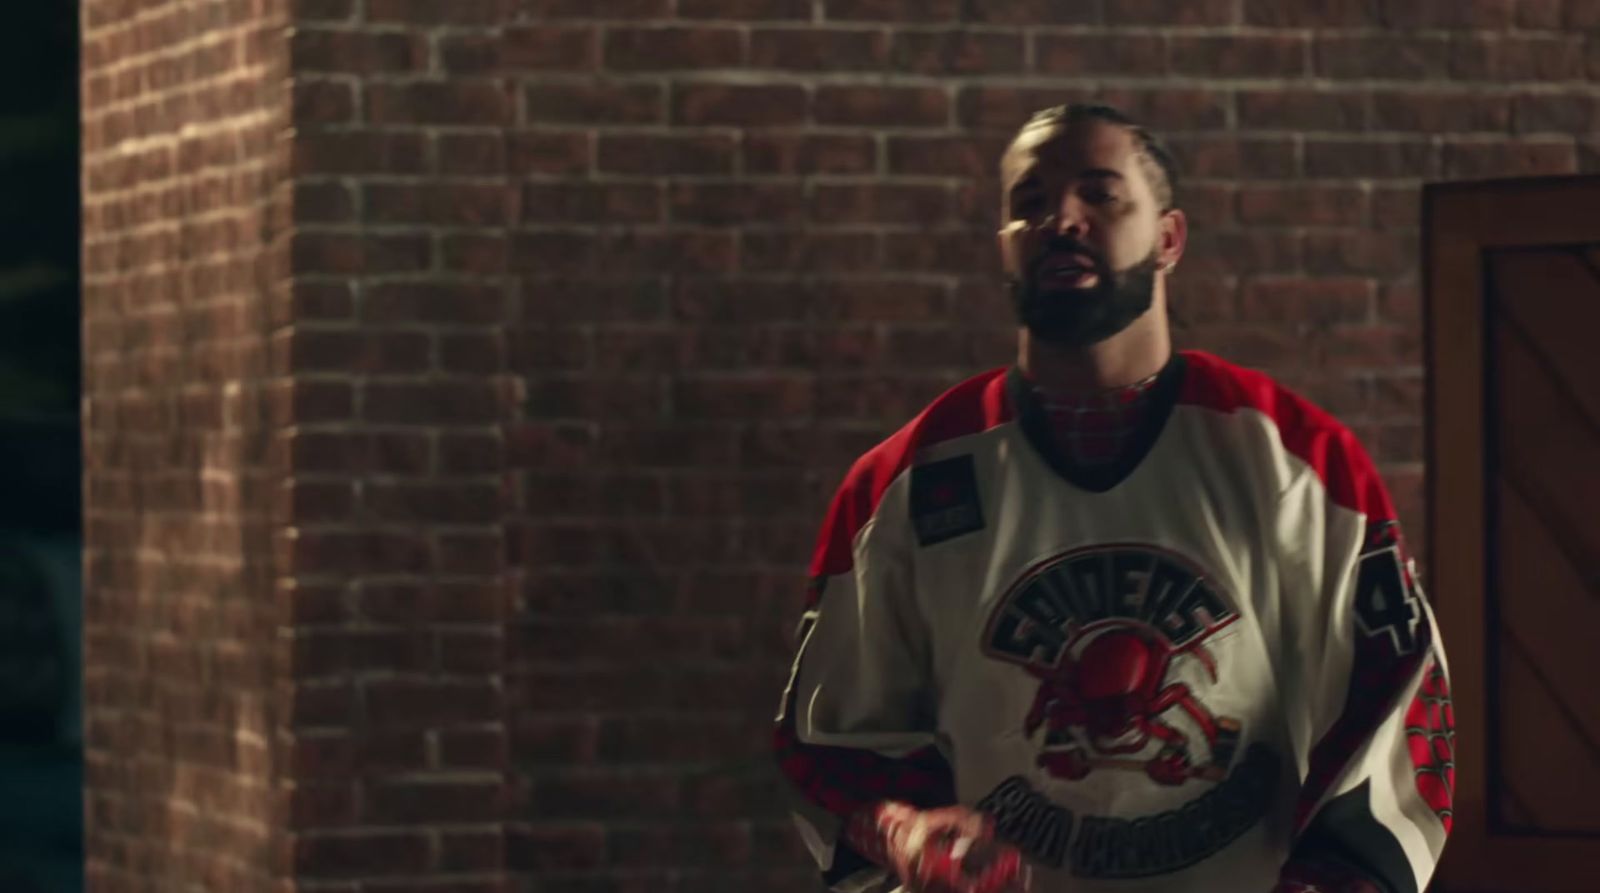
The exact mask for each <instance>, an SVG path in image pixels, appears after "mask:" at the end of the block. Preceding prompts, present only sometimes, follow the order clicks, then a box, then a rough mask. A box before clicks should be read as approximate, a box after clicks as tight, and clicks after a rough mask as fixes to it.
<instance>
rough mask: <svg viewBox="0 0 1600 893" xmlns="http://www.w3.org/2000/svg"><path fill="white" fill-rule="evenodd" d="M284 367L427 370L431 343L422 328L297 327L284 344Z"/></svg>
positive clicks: (352, 370)
mask: <svg viewBox="0 0 1600 893" xmlns="http://www.w3.org/2000/svg"><path fill="white" fill-rule="evenodd" d="M283 347H284V354H285V361H284V366H283V368H285V369H288V370H293V371H296V372H373V373H390V374H393V373H405V372H424V371H426V370H427V369H428V368H429V367H430V366H432V359H431V358H430V356H429V355H430V353H431V349H432V343H431V341H430V339H429V338H428V336H427V335H426V334H423V333H421V332H352V331H331V330H318V329H298V330H296V331H294V332H293V333H292V335H291V337H289V338H287V339H285V342H284V344H283Z"/></svg>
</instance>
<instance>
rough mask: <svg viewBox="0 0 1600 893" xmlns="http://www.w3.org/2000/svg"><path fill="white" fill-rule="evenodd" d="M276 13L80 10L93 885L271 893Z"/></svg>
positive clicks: (278, 204) (282, 179)
mask: <svg viewBox="0 0 1600 893" xmlns="http://www.w3.org/2000/svg"><path fill="white" fill-rule="evenodd" d="M285 21H286V20H285V19H284V17H283V15H282V12H281V10H278V9H276V8H275V4H263V3H257V4H255V8H254V9H252V7H251V4H249V3H239V2H230V3H218V2H208V3H192V2H179V0H163V2H143V3H132V2H113V0H89V2H86V3H84V4H83V6H82V30H83V57H82V58H83V63H82V64H83V69H84V70H83V81H82V97H83V172H82V177H83V227H84V244H83V277H84V278H83V333H84V348H83V361H84V394H83V412H84V418H83V426H84V438H85V439H84V447H85V448H84V466H85V468H84V482H85V518H84V534H85V554H84V562H85V574H86V576H85V580H84V583H85V592H84V598H85V605H84V609H85V610H84V639H85V643H84V644H85V676H84V685H85V702H86V729H85V754H84V759H85V779H86V786H87V792H86V803H85V807H86V850H87V858H88V865H87V879H88V885H89V888H90V889H92V890H96V891H101V890H104V891H145V890H183V891H190V890H207V891H210V890H242V891H255V890H262V891H265V890H269V889H272V888H271V886H270V884H271V880H272V878H273V876H274V874H275V870H276V868H277V865H278V863H277V861H276V859H275V855H274V854H275V852H276V848H277V846H278V845H279V842H280V838H281V835H280V834H279V833H278V831H279V829H278V825H277V822H276V820H275V816H274V806H275V797H276V794H277V791H276V790H275V774H274V771H273V766H274V759H275V747H274V740H273V739H274V730H275V728H276V726H277V724H278V723H279V721H280V717H279V716H278V715H277V709H276V702H277V698H276V697H275V691H274V686H275V684H276V683H277V682H278V681H279V680H280V679H281V673H282V669H281V667H280V665H279V663H278V660H277V655H276V652H275V649H274V647H273V646H274V644H275V643H274V635H275V633H274V619H273V613H274V611H273V596H274V593H273V581H274V575H275V568H274V565H275V562H274V552H273V548H272V545H273V543H272V527H273V522H272V518H271V515H270V505H271V503H270V498H271V496H272V490H273V487H274V485H275V484H276V482H277V480H278V474H277V469H275V468H274V466H273V463H272V462H271V460H270V453H269V448H270V446H271V435H272V432H273V430H274V428H275V427H276V426H277V425H279V424H281V423H282V422H283V420H284V419H285V417H286V416H285V412H286V410H287V408H288V402H287V401H286V399H285V398H286V397H287V396H288V395H287V393H286V392H285V391H284V390H283V384H284V380H283V378H282V377H281V376H280V375H279V374H278V372H279V371H281V370H275V369H274V364H273V363H272V362H271V357H270V352H269V347H270V345H269V343H268V340H267V326H268V321H267V320H266V318H265V317H266V315H267V313H268V312H269V311H271V310H272V309H273V308H275V307H277V306H278V304H277V303H276V302H275V300H274V299H276V298H278V297H281V294H282V293H281V290H280V288H279V285H280V283H281V282H282V281H283V279H284V277H285V276H286V274H287V270H288V267H287V264H286V257H285V256H284V253H283V251H282V250H281V245H280V243H279V242H278V240H277V237H278V236H279V235H280V234H281V233H283V232H284V231H285V228H286V223H287V216H286V212H287V209H288V205H287V197H288V193H287V190H286V186H287V178H286V173H287V172H286V169H285V167H284V163H283V162H284V155H283V152H282V149H281V144H280V142H279V134H280V132H281V131H282V129H283V128H284V126H285V123H286V121H285V117H284V112H285V110H286V109H287V105H286V103H285V102H284V101H283V100H282V98H281V96H280V93H281V89H280V87H279V86H278V85H279V84H280V83H281V82H282V80H283V78H284V76H285V73H286V72H285V67H284V61H285V55H284V54H283V53H282V52H281V50H280V49H279V48H278V43H279V40H278V38H277V34H278V33H279V32H281V30H282V27H283V24H284V22H285Z"/></svg>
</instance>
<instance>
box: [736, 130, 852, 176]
mask: <svg viewBox="0 0 1600 893" xmlns="http://www.w3.org/2000/svg"><path fill="white" fill-rule="evenodd" d="M877 157H878V150H877V145H876V143H875V142H874V140H873V139H872V137H870V136H834V135H822V134H799V135H795V134H784V133H772V134H766V133H752V134H749V135H747V136H746V137H745V139H744V168H745V170H746V171H747V172H748V173H753V174H780V175H785V176H796V175H806V174H860V173H869V172H871V171H873V170H875V169H876V168H877Z"/></svg>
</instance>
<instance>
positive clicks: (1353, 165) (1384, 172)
mask: <svg viewBox="0 0 1600 893" xmlns="http://www.w3.org/2000/svg"><path fill="white" fill-rule="evenodd" d="M1305 164H1306V175H1307V176H1311V177H1360V178H1372V179H1389V178H1401V179H1427V178H1432V177H1435V176H1437V175H1438V170H1439V152H1438V151H1437V150H1436V149H1435V148H1434V146H1433V145H1432V144H1431V143H1430V142H1429V141H1428V140H1426V139H1425V138H1416V139H1400V140H1395V139H1383V140H1366V139H1348V140H1345V139H1340V140H1333V139H1315V138H1307V140H1306V144H1305Z"/></svg>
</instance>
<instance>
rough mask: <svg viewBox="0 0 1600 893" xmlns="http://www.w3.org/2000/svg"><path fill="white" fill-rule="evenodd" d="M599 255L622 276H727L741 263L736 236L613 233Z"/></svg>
mask: <svg viewBox="0 0 1600 893" xmlns="http://www.w3.org/2000/svg"><path fill="white" fill-rule="evenodd" d="M596 251H597V257H600V258H604V262H605V264H606V266H607V269H608V270H610V271H612V272H619V273H642V272H656V273H728V272H732V271H733V269H734V268H735V265H736V263H737V260H738V253H737V252H738V248H737V242H736V239H735V238H734V234H733V233H729V232H706V231H698V230H661V231H649V230H642V229H630V230H622V231H612V232H608V233H606V234H605V235H604V236H603V237H602V239H601V241H600V243H599V244H598V245H597V246H596Z"/></svg>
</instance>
